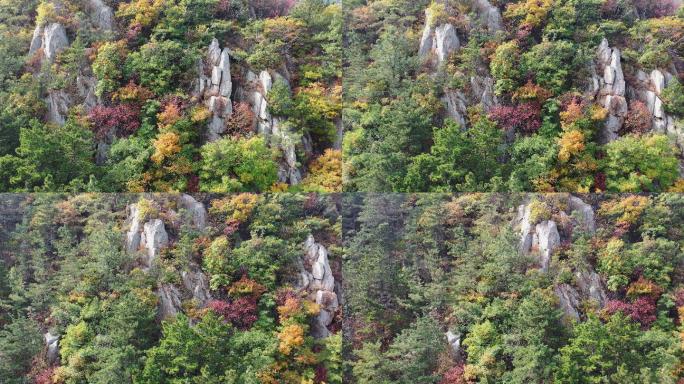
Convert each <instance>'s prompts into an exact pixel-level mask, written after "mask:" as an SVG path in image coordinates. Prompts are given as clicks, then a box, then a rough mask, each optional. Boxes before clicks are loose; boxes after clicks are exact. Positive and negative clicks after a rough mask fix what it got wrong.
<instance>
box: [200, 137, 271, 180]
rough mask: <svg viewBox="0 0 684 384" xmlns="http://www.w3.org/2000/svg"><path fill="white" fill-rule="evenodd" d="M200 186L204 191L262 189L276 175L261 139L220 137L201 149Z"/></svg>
mask: <svg viewBox="0 0 684 384" xmlns="http://www.w3.org/2000/svg"><path fill="white" fill-rule="evenodd" d="M201 153H202V164H201V170H200V183H201V184H200V188H201V190H202V191H205V192H224V193H225V192H242V191H254V192H257V191H265V190H267V189H268V188H269V187H270V186H272V185H273V184H274V183H275V182H276V180H277V176H278V167H277V165H276V162H275V160H274V156H273V152H272V151H271V149H269V148H268V147H267V146H266V144H265V142H264V139H263V138H260V137H254V138H250V139H242V138H224V139H221V140H217V141H215V142H212V143H208V144H206V145H204V146H203V147H202V149H201Z"/></svg>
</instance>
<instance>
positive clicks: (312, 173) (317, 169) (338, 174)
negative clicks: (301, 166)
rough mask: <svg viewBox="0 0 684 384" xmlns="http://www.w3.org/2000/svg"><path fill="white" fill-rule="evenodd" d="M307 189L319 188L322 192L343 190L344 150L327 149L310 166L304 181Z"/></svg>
mask: <svg viewBox="0 0 684 384" xmlns="http://www.w3.org/2000/svg"><path fill="white" fill-rule="evenodd" d="M302 186H304V187H305V188H306V189H309V188H311V189H318V190H320V191H321V192H341V191H342V152H341V151H339V150H334V149H326V150H325V152H324V153H323V154H322V155H321V156H319V157H318V158H317V159H315V160H314V161H312V162H311V165H310V166H309V175H307V177H306V178H305V179H304V181H303V182H302Z"/></svg>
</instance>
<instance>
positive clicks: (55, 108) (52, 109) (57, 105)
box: [45, 89, 71, 125]
mask: <svg viewBox="0 0 684 384" xmlns="http://www.w3.org/2000/svg"><path fill="white" fill-rule="evenodd" d="M45 103H46V104H47V121H48V122H50V123H53V124H57V125H64V123H65V122H66V117H67V115H68V113H69V105H71V98H70V97H69V95H68V94H67V93H66V92H64V90H61V89H60V90H51V91H49V92H48V95H47V97H46V99H45Z"/></svg>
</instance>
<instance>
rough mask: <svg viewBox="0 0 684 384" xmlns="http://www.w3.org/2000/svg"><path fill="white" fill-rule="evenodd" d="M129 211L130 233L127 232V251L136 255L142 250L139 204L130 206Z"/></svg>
mask: <svg viewBox="0 0 684 384" xmlns="http://www.w3.org/2000/svg"><path fill="white" fill-rule="evenodd" d="M126 210H127V211H128V212H127V214H128V231H127V232H126V251H127V252H128V253H134V252H136V251H137V250H138V249H139V248H140V228H141V227H140V226H141V223H140V210H139V209H138V205H137V204H130V205H129V206H128V207H127V208H126Z"/></svg>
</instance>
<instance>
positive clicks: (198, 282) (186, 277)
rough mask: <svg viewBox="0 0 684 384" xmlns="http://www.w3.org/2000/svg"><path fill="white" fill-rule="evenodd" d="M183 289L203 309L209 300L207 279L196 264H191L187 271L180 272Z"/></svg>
mask: <svg viewBox="0 0 684 384" xmlns="http://www.w3.org/2000/svg"><path fill="white" fill-rule="evenodd" d="M181 279H182V280H183V287H184V288H185V289H186V290H187V291H188V292H190V294H191V295H192V299H193V300H195V301H196V302H197V304H199V305H200V306H201V307H203V306H204V305H205V304H206V303H207V302H208V301H209V300H211V293H210V292H209V279H208V278H207V276H206V275H205V274H204V273H203V272H202V270H201V269H200V268H199V266H197V265H196V264H191V265H190V267H189V270H187V271H183V272H181Z"/></svg>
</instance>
